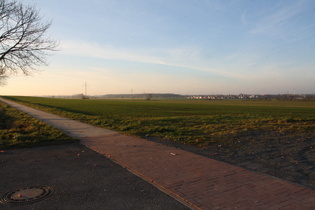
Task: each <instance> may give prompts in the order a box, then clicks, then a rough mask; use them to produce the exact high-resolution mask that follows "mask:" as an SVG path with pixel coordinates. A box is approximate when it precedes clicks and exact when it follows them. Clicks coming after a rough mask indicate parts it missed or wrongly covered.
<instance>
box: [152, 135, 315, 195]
mask: <svg viewBox="0 0 315 210" xmlns="http://www.w3.org/2000/svg"><path fill="white" fill-rule="evenodd" d="M231 138H233V141H232V142H234V143H233V145H231V144H230V145H227V146H224V145H218V144H214V145H211V146H209V147H208V148H198V147H192V146H187V145H182V144H179V143H176V142H171V141H168V140H164V139H159V138H156V137H147V139H148V140H151V141H156V142H159V143H162V144H166V145H169V146H174V147H177V148H180V149H183V150H187V151H190V152H193V153H196V154H200V155H203V156H206V157H209V158H213V159H216V160H220V161H224V162H227V163H230V164H233V165H237V166H240V167H243V168H247V169H249V170H253V171H256V172H261V173H264V174H269V175H271V176H275V177H278V178H280V179H284V180H287V181H290V182H294V183H297V184H301V185H304V186H306V187H309V188H312V189H315V135H314V134H313V133H299V134H284V133H278V132H266V131H250V132H244V133H242V134H238V135H237V136H233V137H232V136H231Z"/></svg>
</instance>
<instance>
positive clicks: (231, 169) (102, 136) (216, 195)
mask: <svg viewBox="0 0 315 210" xmlns="http://www.w3.org/2000/svg"><path fill="white" fill-rule="evenodd" d="M0 100H3V99H0ZM4 102H6V103H8V104H10V105H12V106H14V107H15V108H18V109H20V110H21V111H24V112H26V113H28V114H29V115H31V116H34V117H36V118H38V119H40V120H42V121H44V122H46V123H48V124H51V125H53V126H55V127H57V128H59V129H61V130H62V131H64V132H65V133H67V134H68V135H70V136H74V137H76V138H79V139H80V140H81V143H82V144H84V145H86V146H87V147H90V148H91V149H93V150H95V151H97V152H99V153H100V154H103V155H105V156H107V157H108V158H110V159H112V160H114V161H115V162H117V163H118V164H120V165H122V166H124V167H126V168H127V169H128V170H130V171H131V172H133V173H135V174H137V175H138V176H140V177H142V178H143V179H145V180H147V181H149V182H151V183H152V184H154V185H156V186H157V187H159V188H160V189H163V190H164V191H165V192H167V193H169V194H170V195H171V196H173V197H175V198H177V199H179V200H181V201H182V202H187V203H189V204H190V205H191V208H194V207H195V208H197V209H198V208H200V209H315V191H313V190H311V189H309V188H306V187H303V186H300V185H297V184H294V183H290V182H287V181H283V180H280V179H278V178H275V177H271V176H268V175H265V174H261V173H256V172H253V171H249V170H246V169H243V168H240V167H237V166H233V165H230V164H227V163H224V162H219V161H216V160H213V159H210V158H206V157H203V156H200V155H196V154H193V153H190V152H186V151H183V150H179V149H176V148H173V147H168V146H165V145H161V144H158V143H155V142H150V141H146V140H144V139H140V138H137V137H131V136H126V135H121V134H119V133H117V132H114V131H110V130H107V129H101V128H96V127H94V126H91V125H87V124H84V123H80V122H77V121H74V120H69V119H66V118H62V117H59V116H56V115H52V114H48V113H45V112H41V111H38V110H35V109H32V108H29V107H25V106H22V105H20V104H16V103H13V102H9V101H6V100H4Z"/></svg>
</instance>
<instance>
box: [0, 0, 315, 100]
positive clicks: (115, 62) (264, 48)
mask: <svg viewBox="0 0 315 210" xmlns="http://www.w3.org/2000/svg"><path fill="white" fill-rule="evenodd" d="M22 2H23V3H24V4H27V5H34V6H35V7H36V8H37V9H38V10H40V14H41V15H42V16H43V21H44V22H45V21H52V26H51V28H50V29H49V31H48V35H49V36H50V37H51V38H53V39H55V40H57V41H58V42H59V43H60V44H59V47H58V51H56V52H52V53H50V54H51V55H50V56H49V57H47V61H48V64H49V65H47V66H40V67H38V68H37V70H38V71H37V72H35V73H34V74H33V76H31V77H25V76H22V75H15V76H11V77H10V78H9V79H8V80H7V81H6V83H7V84H6V85H5V86H0V94H1V95H34V96H41V95H71V94H80V93H85V84H86V87H87V88H86V90H87V94H88V95H104V94H120V93H125V94H128V93H177V94H187V95H204V94H239V93H245V94H287V93H291V94H312V93H313V94H314V93H315V21H314V20H315V1H314V0H263V1H261V0H224V1H223V0H89V1H86V0H53V1H48V0H23V1H22Z"/></svg>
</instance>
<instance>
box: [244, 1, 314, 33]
mask: <svg viewBox="0 0 315 210" xmlns="http://www.w3.org/2000/svg"><path fill="white" fill-rule="evenodd" d="M308 3H309V1H308V0H298V1H293V2H291V3H290V2H288V1H284V2H283V3H282V4H278V5H277V7H276V9H275V10H276V11H275V12H273V13H271V14H269V15H266V16H264V17H262V18H261V19H260V20H259V21H258V22H257V24H256V26H255V27H254V28H253V29H252V30H251V33H252V34H265V35H275V34H277V33H278V32H279V29H280V28H281V26H283V24H285V23H286V21H288V20H290V19H292V18H294V17H295V16H296V15H298V14H300V13H302V12H303V11H304V10H305V9H307V8H308ZM242 20H243V21H245V20H244V17H243V16H242ZM290 23H291V22H288V23H287V24H290Z"/></svg>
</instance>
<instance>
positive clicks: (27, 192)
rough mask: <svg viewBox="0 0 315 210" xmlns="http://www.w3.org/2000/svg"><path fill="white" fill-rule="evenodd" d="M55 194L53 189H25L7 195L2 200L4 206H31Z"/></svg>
mask: <svg viewBox="0 0 315 210" xmlns="http://www.w3.org/2000/svg"><path fill="white" fill-rule="evenodd" d="M53 193H54V190H53V188H51V187H25V188H22V189H19V190H14V191H11V192H8V193H6V194H5V195H4V196H3V197H2V198H1V200H0V202H1V203H3V204H29V203H34V202H37V201H40V200H42V199H45V198H47V197H49V196H51V195H52V194H53Z"/></svg>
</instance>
